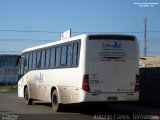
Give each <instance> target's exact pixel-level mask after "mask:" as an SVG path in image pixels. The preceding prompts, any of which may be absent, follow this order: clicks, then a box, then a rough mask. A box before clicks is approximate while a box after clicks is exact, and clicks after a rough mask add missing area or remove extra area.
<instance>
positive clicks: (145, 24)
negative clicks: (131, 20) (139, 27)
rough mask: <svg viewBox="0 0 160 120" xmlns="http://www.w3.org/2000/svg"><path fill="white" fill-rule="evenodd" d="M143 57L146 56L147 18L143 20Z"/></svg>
mask: <svg viewBox="0 0 160 120" xmlns="http://www.w3.org/2000/svg"><path fill="white" fill-rule="evenodd" d="M144 56H147V18H146V17H145V18H144Z"/></svg>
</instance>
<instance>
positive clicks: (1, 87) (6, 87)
mask: <svg viewBox="0 0 160 120" xmlns="http://www.w3.org/2000/svg"><path fill="white" fill-rule="evenodd" d="M17 89H18V86H17V85H0V90H9V91H16V90H17Z"/></svg>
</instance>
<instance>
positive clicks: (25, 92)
mask: <svg viewBox="0 0 160 120" xmlns="http://www.w3.org/2000/svg"><path fill="white" fill-rule="evenodd" d="M24 100H25V103H26V104H27V105H32V103H33V99H31V98H29V89H28V87H26V88H25V90H24Z"/></svg>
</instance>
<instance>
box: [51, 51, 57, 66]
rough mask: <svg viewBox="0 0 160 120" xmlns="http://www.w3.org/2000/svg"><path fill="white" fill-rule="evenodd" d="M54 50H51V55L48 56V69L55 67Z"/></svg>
mask: <svg viewBox="0 0 160 120" xmlns="http://www.w3.org/2000/svg"><path fill="white" fill-rule="evenodd" d="M55 55H56V54H55V48H51V54H50V67H51V68H53V67H55Z"/></svg>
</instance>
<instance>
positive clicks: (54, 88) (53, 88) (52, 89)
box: [50, 86, 60, 102]
mask: <svg viewBox="0 0 160 120" xmlns="http://www.w3.org/2000/svg"><path fill="white" fill-rule="evenodd" d="M54 90H56V91H57V93H58V97H59V102H60V94H59V89H58V88H57V87H55V86H53V87H52V88H51V92H50V98H51V101H52V93H53V91H54Z"/></svg>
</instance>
